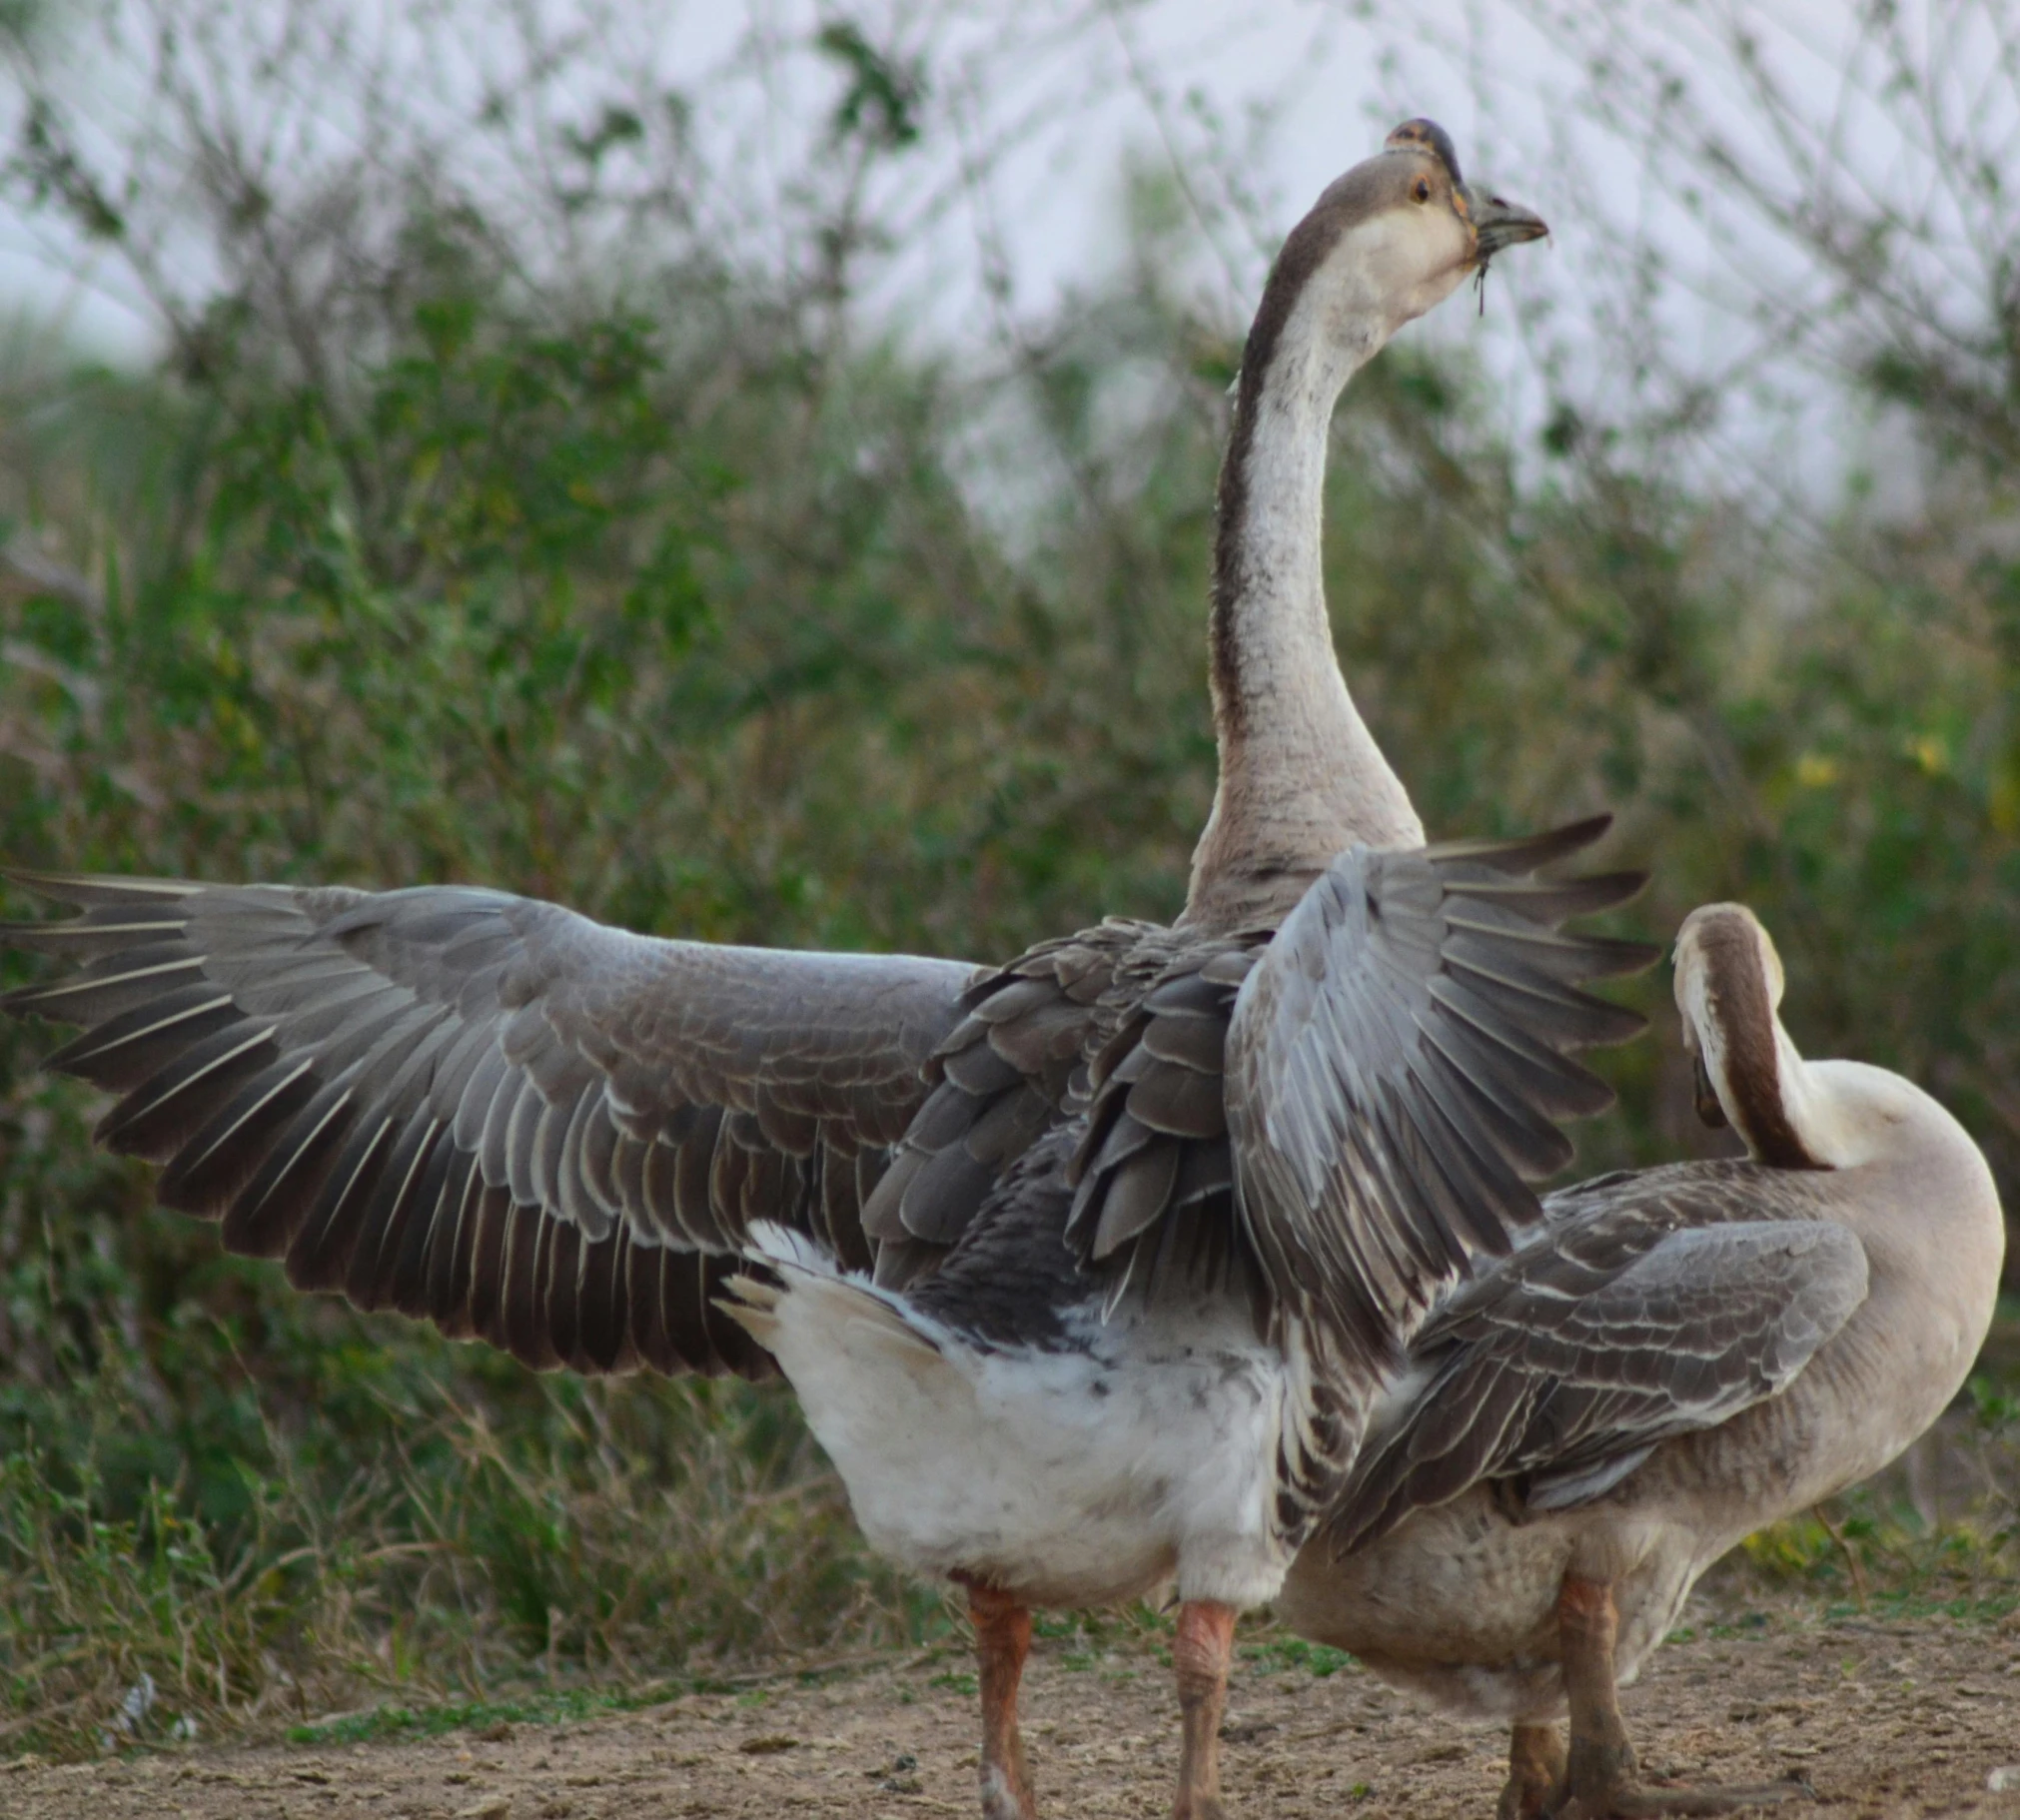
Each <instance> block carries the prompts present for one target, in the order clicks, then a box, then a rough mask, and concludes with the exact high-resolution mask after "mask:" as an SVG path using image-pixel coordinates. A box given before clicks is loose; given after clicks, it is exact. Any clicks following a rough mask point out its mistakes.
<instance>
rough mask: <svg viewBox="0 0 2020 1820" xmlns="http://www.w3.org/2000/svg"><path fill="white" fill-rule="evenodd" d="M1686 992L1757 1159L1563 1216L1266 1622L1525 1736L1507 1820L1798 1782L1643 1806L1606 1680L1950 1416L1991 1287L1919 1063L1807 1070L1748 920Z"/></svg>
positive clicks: (1415, 1363)
mask: <svg viewBox="0 0 2020 1820" xmlns="http://www.w3.org/2000/svg"><path fill="white" fill-rule="evenodd" d="M1675 988H1676V1002H1677V1007H1678V1009H1679V1010H1680V1011H1681V1013H1682V1016H1683V1031H1684V1042H1685V1045H1686V1047H1687V1048H1688V1049H1689V1050H1690V1052H1691V1054H1692V1056H1693V1058H1694V1062H1695V1068H1696V1072H1697V1081H1698V1106H1699V1110H1700V1112H1701V1113H1702V1114H1703V1115H1704V1116H1705V1117H1706V1118H1707V1120H1708V1121H1709V1122H1711V1123H1713V1124H1718V1125H1730V1126H1731V1128H1732V1129H1733V1130H1734V1131H1735V1132H1736V1133H1738V1134H1739V1136H1740V1137H1742V1138H1743V1139H1744V1140H1745V1143H1746V1148H1747V1151H1748V1153H1749V1154H1748V1156H1747V1157H1745V1158H1744V1159H1732V1160H1723V1161H1716V1162H1699V1163H1675V1164H1668V1165H1664V1166H1663V1167H1660V1168H1656V1169H1648V1170H1642V1171H1639V1172H1637V1173H1631V1174H1617V1175H1609V1176H1600V1177H1598V1178H1596V1179H1595V1180H1593V1181H1590V1182H1586V1183H1582V1184H1580V1185H1578V1186H1577V1187H1574V1188H1567V1189H1563V1190H1561V1191H1559V1192H1558V1193H1556V1194H1554V1195H1551V1196H1550V1197H1549V1198H1548V1199H1547V1200H1546V1201H1545V1202H1544V1204H1543V1205H1544V1212H1545V1216H1546V1218H1545V1221H1544V1223H1543V1224H1542V1225H1541V1226H1539V1227H1537V1228H1535V1229H1533V1230H1532V1232H1531V1234H1530V1235H1529V1236H1528V1237H1527V1238H1526V1239H1525V1240H1524V1241H1523V1242H1522V1243H1521V1244H1520V1245H1519V1246H1518V1247H1517V1248H1516V1249H1515V1252H1514V1253H1513V1254H1512V1255H1511V1256H1509V1257H1508V1258H1507V1259H1505V1260H1502V1261H1500V1262H1498V1263H1496V1264H1494V1265H1492V1266H1491V1267H1489V1268H1487V1269H1485V1270H1483V1271H1482V1272H1481V1273H1480V1274H1478V1275H1477V1276H1475V1277H1474V1278H1473V1279H1472V1281H1470V1282H1468V1283H1466V1284H1463V1285H1461V1286H1459V1287H1458V1288H1456V1289H1455V1290H1454V1291H1452V1292H1451V1293H1450V1295H1449V1296H1448V1297H1447V1298H1445V1299H1444V1300H1443V1301H1442V1303H1441V1305H1440V1307H1439V1308H1438V1310H1437V1312H1436V1313H1435V1314H1434V1315H1433V1316H1432V1318H1431V1320H1430V1321H1429V1322H1427V1323H1426V1324H1425V1325H1424V1327H1423V1329H1422V1330H1421V1331H1420V1332H1419V1334H1418V1335H1417V1338H1416V1341H1415V1343H1414V1345H1413V1347H1412V1349H1411V1355H1410V1364H1409V1367H1408V1369H1407V1370H1405V1371H1404V1372H1403V1373H1401V1374H1400V1376H1399V1377H1398V1378H1397V1379H1396V1381H1395V1382H1394V1384H1393V1385H1392V1386H1391V1388H1390V1390H1389V1392H1388V1393H1387V1395H1386V1396H1385V1399H1384V1402H1383V1404H1382V1405H1381V1407H1380V1408H1378V1410H1377V1412H1376V1416H1375V1420H1374V1423H1373V1425H1372V1427H1371V1429H1370V1433H1369V1438H1368V1441H1367V1444H1366V1447H1365V1449H1364V1451H1363V1453H1362V1455H1361V1457H1360V1459H1359V1461H1358V1462H1357V1464H1356V1466H1355V1468H1354V1471H1353V1474H1352V1477H1351V1479H1350V1480H1349V1482H1348V1485H1347V1487H1346V1489H1345V1490H1344V1492H1343V1493H1342V1495H1341V1497H1340V1499H1339V1501H1338V1502H1337V1503H1336V1505H1335V1506H1334V1508H1333V1509H1332V1511H1331V1512H1330V1513H1329V1514H1328V1517H1327V1520H1326V1522H1325V1523H1324V1525H1323V1526H1322V1527H1321V1528H1320V1530H1319V1532H1318V1533H1317V1534H1316V1535H1315V1536H1314V1537H1313V1539H1312V1540H1311V1541H1310V1542H1309V1543H1308V1544H1307V1546H1306V1547H1305V1549H1304V1551H1303V1553H1302V1554H1301V1555H1300V1556H1299V1558H1298V1561H1297V1563H1296V1565H1295V1566H1294V1567H1293V1568H1292V1571H1291V1574H1290V1576H1289V1579H1288V1580H1287V1582H1286V1584H1285V1587H1284V1591H1283V1596H1282V1599H1281V1601H1280V1604H1279V1614H1280V1615H1281V1616H1282V1617H1283V1618H1284V1619H1285V1620H1286V1621H1287V1622H1289V1623H1290V1624H1292V1625H1293V1626H1294V1627H1295V1628H1296V1629H1298V1630H1299V1631H1301V1632H1303V1633H1304V1634H1305V1635H1307V1636H1310V1637H1315V1638H1318V1639H1320V1640H1322V1641H1325V1642H1328V1643H1332V1644H1335V1645H1337V1646H1338V1647H1340V1648H1343V1649H1350V1650H1352V1651H1353V1652H1354V1653H1355V1654H1356V1655H1357V1656H1359V1657H1360V1658H1361V1660H1362V1661H1363V1662H1364V1663H1365V1664H1366V1665H1367V1666H1369V1667H1370V1668H1372V1669H1374V1670H1375V1672H1377V1673H1378V1674H1382V1675H1385V1676H1387V1677H1389V1678H1391V1679H1394V1680H1397V1681H1400V1682H1402V1683H1404V1684H1406V1685H1410V1686H1414V1687H1416V1688H1418V1689H1420V1690H1421V1691H1423V1692H1424V1693H1426V1694H1428V1695H1429V1696H1430V1697H1431V1698H1433V1699H1434V1700H1436V1701H1437V1702H1438V1703H1439V1704H1441V1705H1443V1706H1445V1707H1447V1708H1449V1709H1452V1710H1455V1711H1458V1712H1462V1713H1465V1714H1466V1715H1468V1716H1470V1717H1496V1718H1505V1719H1511V1720H1513V1721H1514V1740H1513V1748H1512V1752H1511V1763H1510V1775H1509V1781H1508V1784H1507V1787H1506V1789H1505V1791H1504V1795H1503V1799H1502V1809H1501V1811H1502V1815H1503V1820H1540V1817H1541V1816H1545V1815H1547V1816H1554V1817H1555V1820H1597V1817H1598V1816H1601V1815H1613V1814H1617V1815H1623V1816H1624V1815H1646V1814H1659V1813H1717V1812H1720V1811H1722V1810H1723V1809H1724V1808H1726V1807H1731V1806H1739V1805H1750V1804H1754V1803H1760V1802H1766V1801H1770V1800H1774V1799H1778V1798H1781V1797H1783V1796H1785V1795H1787V1794H1788V1793H1789V1792H1791V1791H1790V1789H1789V1787H1788V1785H1786V1784H1783V1785H1780V1786H1779V1787H1774V1786H1769V1787H1766V1788H1732V1789H1709V1788H1698V1789H1662V1788H1647V1787H1642V1786H1638V1785H1637V1784H1636V1782H1635V1779H1634V1770H1635V1764H1634V1753H1633V1749H1632V1747H1631V1745H1630V1743H1629V1741H1628V1738H1627V1734H1626V1730H1625V1727H1624V1725H1623V1724H1622V1721H1621V1717H1620V1710H1619V1704H1618V1700H1617V1697H1616V1695H1615V1692H1614V1689H1615V1687H1616V1686H1617V1685H1619V1684H1622V1683H1624V1682H1627V1681H1631V1680H1632V1679H1633V1677H1634V1675H1635V1673H1636V1672H1637V1671H1638V1669H1639V1667H1640V1665H1641V1663H1642V1661H1643V1660H1644V1659H1645V1658H1646V1656H1647V1654H1648V1652H1649V1651H1650V1650H1651V1649H1652V1648H1653V1647H1654V1646H1655V1644H1656V1643H1658V1642H1659V1641H1660V1640H1661V1639H1662V1638H1663V1637H1664V1636H1665V1635H1666V1634H1667V1633H1668V1632H1669V1630H1670V1629H1671V1627H1672V1626H1673V1625H1674V1624H1675V1623H1676V1621H1677V1617H1678V1615H1679V1613H1680V1612H1681V1609H1682V1605H1683V1601H1684V1599H1685V1597H1686V1596H1687V1595H1688V1593H1689V1591H1690V1588H1691V1586H1692V1585H1694V1584H1695V1582H1696V1580H1697V1578H1698V1576H1699V1575H1700V1574H1702V1573H1703V1572H1704V1570H1705V1569H1706V1568H1707V1567H1708V1566H1710V1564H1711V1563H1712V1562H1713V1561H1715V1560H1716V1559H1717V1558H1718V1557H1719V1556H1720V1555H1721V1554H1723V1553H1724V1552H1725V1551H1726V1550H1727V1549H1729V1548H1730V1547H1732V1546H1733V1544H1734V1543H1736V1542H1737V1541H1739V1540H1740V1539H1741V1538H1742V1537H1743V1536H1745V1535H1747V1534H1749V1533H1750V1532H1751V1531H1752V1530H1754V1529H1757V1528H1759V1527H1761V1526H1762V1525H1764V1524H1766V1523H1770V1522H1773V1521H1775V1520H1776V1519H1777V1518H1780V1517H1784V1516H1789V1515H1793V1514H1794V1513H1795V1512H1797V1511H1800V1510H1804V1509H1807V1508H1808V1507H1809V1506H1810V1505H1812V1504H1814V1503H1817V1502H1818V1501H1820V1500H1821V1499H1823V1498H1826V1497H1829V1496H1830V1495H1832V1493H1834V1492H1836V1491H1839V1490H1841V1489H1843V1488H1844V1487H1845V1486H1846V1485H1849V1484H1851V1483H1853V1482H1855V1481H1856V1480H1858V1479H1861V1478H1864V1477H1866V1476H1867V1475H1868V1474H1870V1473H1873V1472H1876V1471H1878V1470H1879V1468H1880V1467H1881V1466H1883V1465H1885V1464H1886V1462H1887V1461H1888V1460H1890V1459H1892V1458H1893V1457H1894V1456H1895V1455H1896V1454H1897V1453H1899V1452H1900V1451H1901V1449H1902V1448H1904V1447H1905V1446H1907V1444H1908V1443H1909V1442H1910V1441H1911V1440H1913V1439H1914V1438H1915V1436H1916V1435H1918V1434H1920V1433H1921V1432H1922V1430H1923V1429H1925V1428H1926V1427H1928V1425H1929V1424H1930V1423H1931V1422H1933V1421H1934V1420H1935V1419H1936V1417H1937V1416H1938V1415H1940V1414H1941V1413H1942V1411H1943V1409H1944V1407H1945V1406H1946V1405H1947V1404H1948V1403H1949V1401H1950V1399H1951V1398H1952V1397H1953V1396H1954V1395H1955V1394H1956V1393H1957V1390H1958V1389H1959V1387H1960V1386H1961V1385H1962V1383H1963V1381H1964V1377H1965V1374H1966V1372H1968V1371H1969V1369H1970V1367H1971V1363H1972V1361H1973V1360H1974V1359H1975V1358H1976V1356H1977V1352H1978V1348H1979V1347H1980V1345H1981V1344H1982V1343H1983V1341H1984V1338H1985V1334H1986V1330H1987V1328H1988V1327H1989V1325H1990V1322H1991V1318H1992V1311H1993V1304H1994V1299H1995V1297H1996V1294H1997V1289H1998V1282H1999V1267H2000V1262H2001V1259H2002V1257H2003V1255H2004V1250H2005V1226H2004V1222H2003V1220H2002V1218H2001V1215H2000V1211H1999V1198H1998V1194H1997V1192H1996V1190H1995V1188H1994V1186H1993V1182H1992V1176H1991V1172H1990V1170H1989V1169H1988V1168H1987V1167H1986V1164H1985V1159H1984V1156H1983V1155H1982V1153H1981V1152H1980V1151H1979V1149H1978V1147H1977V1145H1975V1144H1974V1143H1973V1142H1972V1141H1971V1139H1970V1138H1969V1136H1968V1135H1967V1134H1966V1133H1965V1131H1964V1129H1963V1128H1962V1127H1961V1126H1960V1125H1959V1124H1958V1123H1957V1122H1956V1120H1955V1119H1953V1118H1952V1117H1951V1116H1950V1114H1949V1113H1947V1112H1946V1111H1944V1109H1943V1108H1942V1107H1941V1106H1940V1105H1938V1104H1937V1103H1936V1101H1935V1100H1933V1099H1931V1098H1930V1097H1929V1096H1928V1095H1927V1094H1925V1093H1923V1092H1922V1091H1921V1089H1920V1088H1918V1087H1916V1086H1914V1085H1913V1084H1912V1083H1911V1082H1909V1081H1906V1080H1904V1079H1902V1078H1901V1077H1900V1076H1899V1075H1896V1074H1890V1073H1888V1072H1887V1071H1886V1070H1884V1069H1879V1068H1873V1067H1869V1066H1867V1065H1866V1064H1864V1063H1859V1062H1842V1061H1829V1062H1821V1061H1819V1062H1812V1061H1806V1060H1805V1059H1804V1058H1803V1057H1802V1056H1801V1054H1800V1053H1799V1052H1798V1051H1797V1049H1796V1047H1795V1045H1794V1043H1793V1042H1792V1041H1791V1040H1790V1038H1789V1036H1788V1033H1787V1031H1786V1030H1785V1029H1783V1027H1782V1025H1781V1021H1780V1019H1779V1017H1778V1015H1777V1008H1778V1006H1779V1004H1780V1000H1781V993H1782V972H1781V963H1780V959H1779V957H1778V956H1777V955H1776V953H1775V951H1774V944H1773V943H1772V941H1770V940H1769V938H1768V935H1767V931H1766V930H1765V929H1763V928H1762V927H1761V925H1760V923H1759V922H1758V920H1757V919H1756V918H1755V917H1754V916H1753V915H1752V913H1751V912H1749V911H1748V910H1746V909H1745V908H1744V907H1743V906H1741V905H1737V904H1714V905H1709V906H1706V907H1705V908H1703V909H1699V910H1696V911H1693V912H1692V913H1691V915H1690V916H1689V917H1688V918H1687V919H1686V920H1685V922H1684V924H1683V927H1682V930H1681V931H1680V933H1679V934H1678V937H1677V942H1676V980H1675ZM1566 1708H1568V1710H1569V1715H1570V1742H1569V1750H1568V1753H1567V1752H1566V1750H1565V1746H1564V1743H1563V1741H1562V1740H1561V1739H1560V1738H1559V1737H1558V1736H1557V1733H1556V1729H1555V1720H1556V1717H1557V1716H1558V1715H1559V1714H1560V1713H1562V1712H1564V1711H1565V1709H1566Z"/></svg>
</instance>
